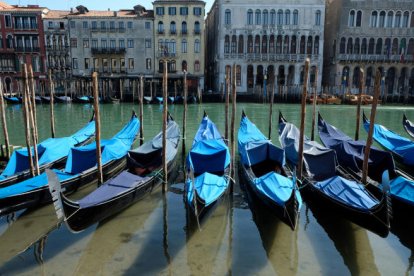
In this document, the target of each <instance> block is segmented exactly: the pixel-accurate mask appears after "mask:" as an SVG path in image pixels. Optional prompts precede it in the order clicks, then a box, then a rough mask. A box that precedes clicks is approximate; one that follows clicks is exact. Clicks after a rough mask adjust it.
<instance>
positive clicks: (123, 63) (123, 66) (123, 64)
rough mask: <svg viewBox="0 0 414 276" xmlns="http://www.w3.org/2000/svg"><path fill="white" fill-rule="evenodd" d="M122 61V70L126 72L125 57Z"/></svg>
mask: <svg viewBox="0 0 414 276" xmlns="http://www.w3.org/2000/svg"><path fill="white" fill-rule="evenodd" d="M120 63H121V72H125V59H124V58H121V60H120Z"/></svg>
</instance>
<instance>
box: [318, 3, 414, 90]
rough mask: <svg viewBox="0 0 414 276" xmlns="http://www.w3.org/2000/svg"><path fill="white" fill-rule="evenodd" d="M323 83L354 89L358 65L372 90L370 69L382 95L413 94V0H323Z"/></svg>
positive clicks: (357, 79) (343, 88) (356, 83)
mask: <svg viewBox="0 0 414 276" xmlns="http://www.w3.org/2000/svg"><path fill="white" fill-rule="evenodd" d="M325 30H326V32H325V51H324V52H325V58H324V60H325V64H324V69H325V70H324V84H325V85H329V86H336V87H337V92H339V93H344V92H345V91H347V90H351V91H354V92H356V89H355V88H356V87H358V86H359V72H360V70H359V69H360V68H362V69H364V71H365V79H364V81H365V84H366V86H367V87H368V91H372V87H373V85H374V79H375V72H376V70H377V69H379V70H380V71H381V74H382V81H381V84H382V91H383V92H382V93H383V95H387V94H388V95H391V96H397V97H400V96H404V98H406V97H408V96H409V95H411V96H414V58H413V57H414V1H412V0H389V1H377V0H366V1H352V0H329V1H327V22H326V28H325Z"/></svg>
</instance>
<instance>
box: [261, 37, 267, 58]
mask: <svg viewBox="0 0 414 276" xmlns="http://www.w3.org/2000/svg"><path fill="white" fill-rule="evenodd" d="M262 53H263V54H267V35H264V36H263V37H262Z"/></svg>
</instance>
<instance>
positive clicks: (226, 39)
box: [206, 0, 325, 93]
mask: <svg viewBox="0 0 414 276" xmlns="http://www.w3.org/2000/svg"><path fill="white" fill-rule="evenodd" d="M324 20H325V1H323V0H302V1H294V3H287V2H286V1H280V0H276V1H275V0H272V1H271V0H263V1H260V2H254V3H252V2H251V1H247V0H238V1H235V0H226V1H224V0H216V1H215V2H214V4H213V6H212V8H211V10H210V12H209V13H208V15H207V19H206V32H207V46H206V48H207V50H208V53H207V61H206V78H207V86H208V87H209V89H213V90H215V91H219V90H222V89H223V85H224V83H225V74H226V70H229V69H230V68H231V67H232V66H233V65H235V66H236V85H237V91H238V92H248V93H257V92H260V91H262V89H263V85H264V83H265V80H268V82H267V83H269V82H272V81H273V79H274V78H275V77H276V82H277V84H278V85H279V86H286V87H288V89H289V87H291V88H293V87H294V86H297V85H300V84H303V80H304V61H305V59H306V58H310V61H311V68H312V69H311V81H312V82H313V81H314V78H315V72H316V69H317V68H322V63H323V43H324ZM226 68H227V69H226ZM312 78H313V79H312ZM320 83H321V76H320V75H318V78H317V84H318V86H319V85H320Z"/></svg>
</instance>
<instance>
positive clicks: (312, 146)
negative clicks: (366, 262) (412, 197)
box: [279, 113, 391, 236]
mask: <svg viewBox="0 0 414 276" xmlns="http://www.w3.org/2000/svg"><path fill="white" fill-rule="evenodd" d="M279 135H280V143H281V145H282V147H283V148H284V149H285V152H286V159H287V160H288V162H289V163H290V164H291V165H292V166H297V165H298V151H299V150H298V148H299V143H298V142H299V137H300V132H299V130H298V128H297V127H296V126H294V125H293V124H291V123H288V122H287V121H286V119H285V118H284V117H283V115H282V114H281V113H279ZM303 147H304V153H303V164H304V172H303V173H304V177H303V179H302V187H303V189H304V191H305V193H306V194H307V195H308V196H309V197H310V198H311V199H313V200H314V201H315V202H318V203H319V204H321V205H323V206H325V208H332V209H334V210H336V211H337V212H339V213H341V214H343V215H344V216H345V217H347V218H348V219H350V220H352V221H354V222H356V223H358V224H360V225H361V226H364V227H366V228H368V229H370V230H371V231H373V232H376V233H377V234H379V235H381V236H387V235H388V232H389V228H390V212H391V206H390V204H389V196H388V192H389V191H388V189H387V188H386V185H384V189H383V193H382V195H381V196H380V197H379V198H380V199H379V200H378V199H377V198H376V197H375V196H374V195H372V194H371V193H370V192H369V191H368V190H367V189H366V188H365V186H364V185H363V184H361V183H360V182H359V181H357V180H356V179H355V178H353V177H352V176H351V175H349V174H347V173H346V172H345V171H344V170H342V169H341V167H339V166H337V154H338V153H335V151H334V150H332V149H329V148H326V147H323V146H322V145H320V144H319V143H317V142H315V141H311V140H309V139H308V138H307V137H305V139H304V145H303ZM387 181H388V180H387V179H386V177H384V182H387ZM328 206H329V207H328Z"/></svg>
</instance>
